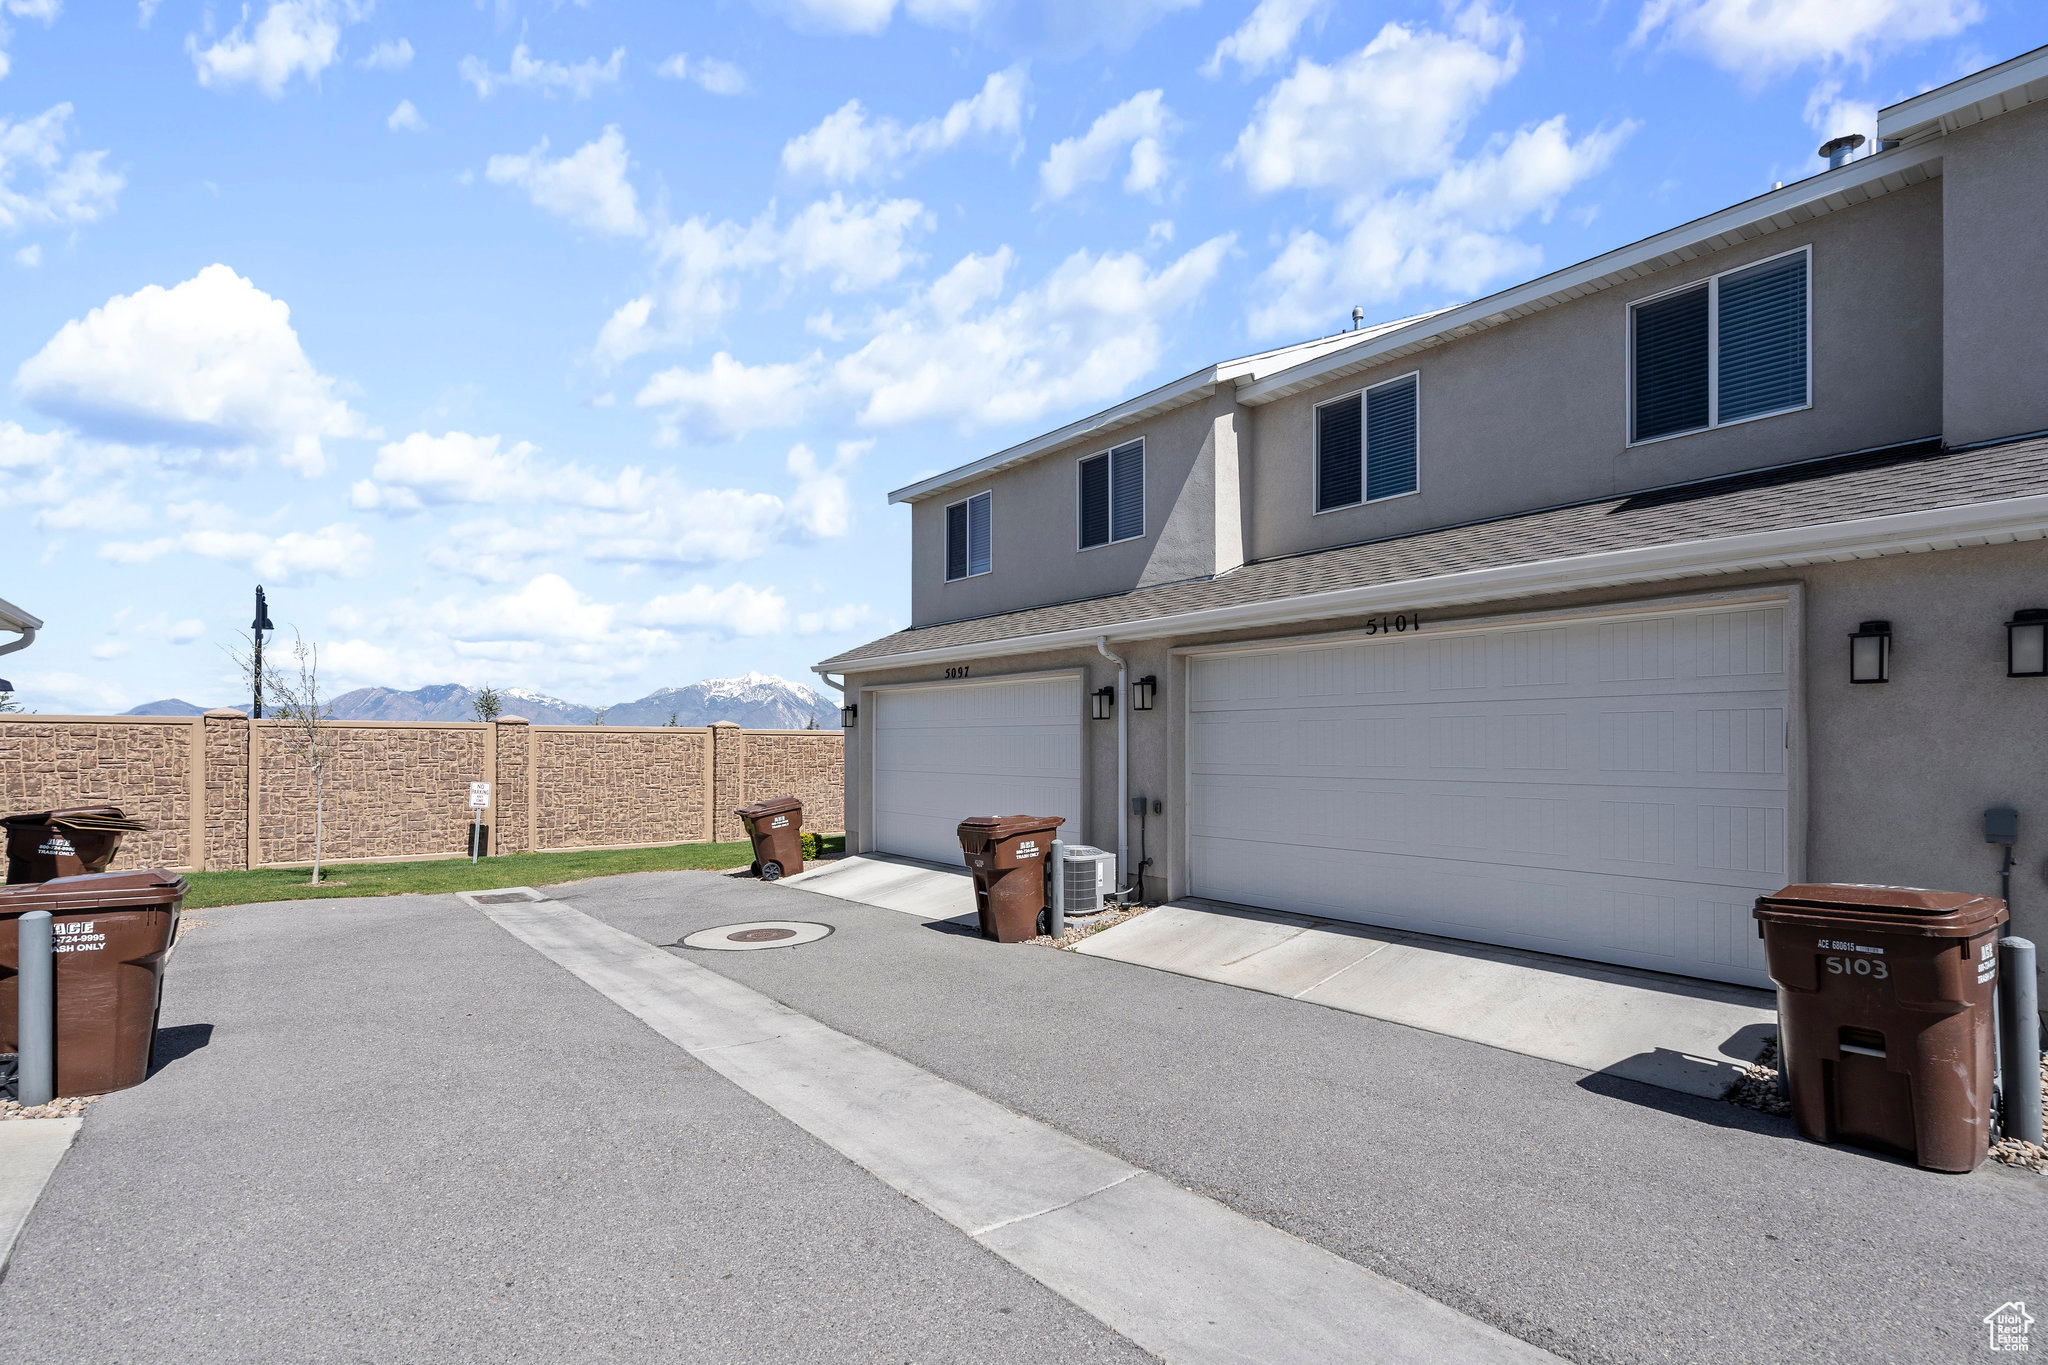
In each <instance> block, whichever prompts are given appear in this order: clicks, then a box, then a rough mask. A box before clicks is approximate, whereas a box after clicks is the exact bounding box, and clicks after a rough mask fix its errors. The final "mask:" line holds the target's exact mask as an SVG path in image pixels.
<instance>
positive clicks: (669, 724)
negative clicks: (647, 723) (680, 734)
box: [661, 711, 683, 730]
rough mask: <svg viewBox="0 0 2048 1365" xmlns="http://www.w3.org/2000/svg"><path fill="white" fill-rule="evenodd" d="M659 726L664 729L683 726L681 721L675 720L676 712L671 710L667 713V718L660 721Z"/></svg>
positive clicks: (677, 728)
mask: <svg viewBox="0 0 2048 1365" xmlns="http://www.w3.org/2000/svg"><path fill="white" fill-rule="evenodd" d="M661 728H662V729H664V730H680V729H682V728H683V723H682V722H681V721H679V720H677V719H676V713H675V712H673V711H671V712H669V713H668V719H667V720H665V721H663V722H662V723H661Z"/></svg>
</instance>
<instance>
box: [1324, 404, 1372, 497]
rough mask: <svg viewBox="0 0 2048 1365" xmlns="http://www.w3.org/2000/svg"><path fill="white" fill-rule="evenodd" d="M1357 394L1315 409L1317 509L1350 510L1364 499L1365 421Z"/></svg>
mask: <svg viewBox="0 0 2048 1365" xmlns="http://www.w3.org/2000/svg"><path fill="white" fill-rule="evenodd" d="M1363 415H1364V414H1363V410H1362V404H1361V403H1360V401H1359V398H1358V395H1356V394H1354V395H1352V396H1351V397H1349V398H1340V399H1338V400H1337V401H1336V402H1334V403H1325V404H1323V406H1321V407H1319V408H1317V409H1316V510H1317V511H1318V512H1327V511H1329V510H1330V509H1331V508H1333V507H1349V506H1350V505H1351V504H1352V503H1355V502H1360V501H1363V500H1364V497H1365V465H1364V462H1363V455H1364V444H1363V441H1362V440H1361V437H1362V436H1363V434H1364V432H1363V427H1364V422H1363V420H1362V418H1363Z"/></svg>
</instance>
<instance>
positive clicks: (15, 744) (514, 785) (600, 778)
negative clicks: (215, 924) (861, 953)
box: [0, 711, 845, 871]
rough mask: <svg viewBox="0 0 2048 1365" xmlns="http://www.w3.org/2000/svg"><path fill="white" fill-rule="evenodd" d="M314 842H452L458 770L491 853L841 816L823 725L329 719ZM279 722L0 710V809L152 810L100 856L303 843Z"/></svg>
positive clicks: (232, 853) (188, 854)
mask: <svg viewBox="0 0 2048 1365" xmlns="http://www.w3.org/2000/svg"><path fill="white" fill-rule="evenodd" d="M332 725H333V727H334V732H335V741H336V743H335V754H334V760H333V764H332V767H331V769H330V771H329V774H328V778H327V791H326V800H325V803H324V804H325V812H326V830H327V835H326V845H325V848H324V851H323V856H324V857H325V858H327V859H331V860H333V861H336V862H347V861H351V860H355V861H364V860H397V859H408V858H445V857H455V856H466V855H467V853H468V849H469V828H470V819H471V811H470V807H469V784H470V783H471V782H489V783H490V784H491V792H492V805H491V808H490V809H489V810H487V811H485V812H484V824H485V826H486V827H487V828H488V829H489V830H490V836H489V844H488V851H489V853H492V854H499V853H518V852H525V851H528V850H542V851H547V850H563V851H566V850H580V849H594V848H646V847H650V846H654V845H660V844H678V843H697V842H704V841H712V840H717V841H727V840H734V839H742V838H745V837H746V834H745V831H744V830H743V829H742V828H741V827H740V822H739V820H738V819H737V818H736V817H735V816H734V815H733V813H732V812H733V809H734V808H735V807H737V806H743V805H746V804H747V803H749V802H752V801H758V800H761V799H763V798H765V797H769V796H781V795H794V796H796V797H799V798H800V799H801V800H802V801H803V803H804V827H805V828H806V829H811V830H817V831H821V832H831V833H836V832H838V831H840V830H843V829H844V828H845V796H844V787H843V772H844V770H843V768H842V766H841V754H842V751H843V746H844V736H843V735H842V734H841V733H840V732H839V731H837V730H743V729H741V728H740V727H739V726H737V725H733V724H731V723H729V722H722V723H720V724H716V725H712V726H709V727H706V728H702V729H690V728H684V729H677V728H669V727H661V728H655V727H642V726H624V725H619V726H611V725H532V724H529V723H527V722H526V721H524V720H522V719H519V718H518V717H509V718H505V719H501V720H496V721H492V722H489V723H479V722H454V721H449V722H442V721H334V722H332ZM279 726H280V722H277V721H269V720H258V721H252V720H250V719H249V718H248V717H247V716H246V715H244V714H243V713H242V712H240V711H209V712H207V713H206V714H205V715H203V716H192V717H183V716H30V715H0V814H13V813H16V812H22V811H37V810H48V809H50V808H51V807H53V806H75V805H86V804H91V803H94V802H102V801H104V802H111V803H112V804H114V805H117V806H119V807H121V809H123V810H124V811H126V812H128V813H129V814H130V815H134V816H139V817H140V818H142V819H144V820H146V821H148V822H149V824H150V829H149V831H148V832H147V833H142V834H131V835H129V836H128V838H127V839H126V840H125V841H124V842H123V844H122V846H121V852H120V854H119V856H118V857H117V858H116V859H115V861H114V864H113V866H114V867H115V868H116V869H120V868H131V867H169V868H177V869H181V870H186V871H191V870H207V871H218V870H221V869H225V868H248V867H283V866H292V865H296V864H300V863H308V862H311V861H312V858H313V781H312V778H311V776H310V775H309V774H308V773H307V772H306V771H305V769H304V768H302V767H300V766H299V765H298V764H297V762H296V761H294V759H293V758H292V757H291V755H290V754H289V753H287V752H286V751H285V748H284V744H283V740H282V737H281V736H279V735H278V734H277V730H278V728H279Z"/></svg>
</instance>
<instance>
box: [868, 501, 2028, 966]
mask: <svg viewBox="0 0 2048 1365" xmlns="http://www.w3.org/2000/svg"><path fill="white" fill-rule="evenodd" d="M1786 583H1796V584H1799V585H1800V586H1801V589H1802V596H1803V603H1802V605H1803V611H1804V625H1805V630H1804V643H1805V649H1804V651H1803V657H1804V660H1805V675H1804V677H1803V679H1798V680H1795V682H1796V684H1797V685H1798V686H1800V688H1801V692H1802V695H1803V698H1804V701H1805V707H1806V716H1805V724H1806V739H1805V746H1806V750H1805V759H1806V764H1805V766H1806V773H1807V787H1806V792H1807V798H1806V807H1805V813H1806V817H1807V820H1806V831H1807V832H1806V841H1805V854H1806V873H1805V875H1806V876H1807V877H1808V878H1810V879H1813V880H1824V881H1857V882H1883V883H1895V884H1903V885H1915V886H1931V887H1938V888H1943V889H1948V890H1959V891H1976V892H1983V893H1987V894H1993V895H1995V894H1997V890H1998V875H1997V874H1998V862H1999V859H1998V851H1997V850H1996V849H1994V848H1992V847H1990V846H1988V845H1986V844H1985V843H1984V842H1983V826H1982V815H1983V811H1984V809H1985V808H1986V807H1987V806H1991V805H2012V806H2016V807H2017V808H2018V809H2019V811H2020V844H2019V847H2018V849H2017V850H2016V853H2017V863H2016V866H2015V870H2014V874H2013V895H2012V902H2013V920H2014V929H2013V932H2015V933H2019V934H2022V935H2025V936H2027V937H2030V938H2032V939H2034V940H2035V941H2036V942H2042V941H2048V679H2012V678H2007V677H2006V676H2005V652H2004V651H2005V629H2004V623H2005V621H2006V620H2007V618H2008V617H2010V616H2011V614H2012V613H2013V611H2014V610H2016V609H2018V608H2021V607H2027V606H2043V607H2048V542H2040V541H2030V542H2024V543H2020V544H2012V545H1998V546H1984V547H1977V548H1972V549H1959V550H1949V551H1944V552H1941V553H1932V554H1915V555H1896V556H1889V557H1885V558H1880V559H1873V560H1862V561H1855V562H1851V563H1846V564H1828V565H1820V566H1814V567H1809V568H1802V569H1795V570H1781V571H1772V572H1759V573H1753V574H1746V575H1729V576H1724V577H1716V578H1712V579H1700V580H1691V581H1686V582H1674V583H1670V584H1660V585H1657V586H1655V587H1654V588H1652V587H1637V588H1628V589H1615V590H1605V591H1601V592H1597V593H1583V594H1572V595H1560V596H1552V597H1548V598H1526V599H1520V600H1516V601H1511V602H1494V603H1489V604H1486V605H1484V606H1475V607H1469V608H1462V609H1457V610H1452V611H1444V612H1442V613H1439V615H1438V618H1437V619H1440V620H1444V621H1449V620H1453V619H1457V618H1459V617H1465V616H1495V615H1500V614H1502V613H1506V612H1512V611H1519V610H1531V611H1534V610H1548V609H1552V608H1557V607H1571V606H1583V605H1588V604H1592V603H1598V602H1635V601H1644V602H1654V601H1655V600H1657V599H1659V598H1663V597H1667V596H1680V595H1684V594H1687V593H1699V592H1714V591H1722V590H1726V589H1729V588H1739V587H1744V586H1754V585H1758V584H1786ZM1873 617H1882V618H1885V619H1888V620H1890V621H1891V622H1892V629H1893V631H1894V634H1895V649H1894V655H1893V674H1892V677H1893V681H1891V682H1889V683H1886V684H1884V685H1882V686H1855V685H1852V684H1851V683H1850V682H1849V681H1848V635H1849V632H1850V631H1852V630H1854V629H1855V628H1856V625H1857V623H1858V622H1859V621H1862V620H1865V619H1869V618H1873ZM1359 624H1361V622H1360V621H1358V620H1350V619H1333V620H1330V621H1325V622H1317V623H1314V624H1313V625H1302V624H1293V625H1287V626H1275V627H1271V628H1268V629H1263V630H1258V631H1239V632H1230V633H1224V634H1214V635H1208V636H1202V637H1199V638H1187V639H1180V640H1151V641H1126V642H1121V643H1117V644H1115V645H1114V646H1113V647H1114V648H1116V649H1117V650H1118V651H1119V652H1121V653H1122V654H1123V655H1124V656H1125V657H1126V659H1127V660H1128V661H1129V663H1130V665H1131V674H1132V676H1133V677H1137V676H1141V675H1143V674H1146V673H1154V674H1157V675H1158V677H1159V679H1160V693H1159V704H1158V706H1157V707H1156V708H1155V709H1154V710H1153V711H1151V712H1149V713H1134V714H1132V715H1131V717H1130V744H1131V761H1130V790H1131V793H1132V794H1133V795H1144V796H1152V797H1157V798H1158V799H1160V800H1162V801H1163V802H1164V803H1165V806H1166V812H1165V815H1164V817H1163V818H1160V819H1154V820H1152V821H1151V822H1150V828H1149V830H1148V836H1149V837H1148V840H1147V842H1148V844H1149V849H1148V851H1149V852H1150V853H1151V856H1152V857H1153V859H1154V864H1153V875H1152V876H1149V877H1148V878H1147V881H1146V891H1147V894H1148V895H1149V896H1150V897H1152V898H1155V899H1159V898H1165V897H1168V896H1173V895H1181V894H1185V893H1186V891H1187V890H1188V885H1187V880H1186V871H1185V869H1186V866H1187V860H1186V850H1185V848H1184V847H1183V846H1182V838H1181V834H1180V831H1181V829H1182V822H1181V819H1180V812H1181V808H1182V803H1183V801H1184V798H1185V786H1184V783H1185V777H1184V774H1183V773H1182V771H1181V757H1180V756H1181V754H1182V753H1183V752H1184V749H1183V744H1184V730H1183V725H1184V722H1183V706H1182V701H1181V698H1182V695H1183V692H1182V688H1181V673H1182V660H1180V659H1177V658H1175V657H1173V656H1172V654H1171V650H1172V648H1173V647H1175V646H1177V645H1190V644H1214V643H1228V642H1232V641H1241V640H1250V639H1260V638H1276V637H1289V638H1292V637H1298V636H1301V635H1304V634H1309V633H1313V632H1316V631H1321V630H1329V631H1332V632H1336V631H1342V630H1345V629H1352V628H1356V627H1357V626H1358V625H1359ZM1075 665H1080V666H1082V667H1085V668H1087V669H1088V671H1089V681H1088V686H1089V687H1090V688H1094V687H1100V686H1102V685H1104V684H1105V683H1107V682H1110V681H1112V680H1113V679H1114V676H1115V671H1114V669H1113V668H1111V667H1110V666H1109V664H1108V663H1107V661H1105V660H1103V659H1102V658H1101V656H1099V655H1097V654H1095V653H1094V652H1093V651H1086V650H1077V651H1060V652H1052V653H1039V654H1029V655H1020V656H1007V657H1000V656H999V657H992V658H990V659H989V660H988V661H987V663H986V664H985V665H984V664H982V663H980V662H977V663H976V665H975V678H976V680H977V681H980V680H984V679H985V678H993V677H996V676H999V675H1003V674H1008V673H1013V672H1018V673H1021V672H1031V671H1037V670H1043V669H1050V668H1061V667H1071V666H1075ZM943 671H944V670H943V668H942V667H927V668H921V669H909V670H897V671H894V672H889V673H876V674H864V675H859V676H858V677H857V678H854V679H849V682H850V683H853V682H859V683H868V684H872V683H874V682H878V681H892V682H893V681H927V680H930V679H934V678H938V677H940V676H942V674H943ZM1083 732H1084V752H1085V753H1086V755H1087V758H1086V763H1087V773H1086V781H1087V783H1088V784H1089V802H1088V805H1089V812H1090V814H1089V818H1088V822H1087V824H1088V828H1087V838H1088V839H1089V840H1090V841H1091V842H1093V843H1096V844H1098V845H1100V846H1102V847H1104V848H1115V847H1116V838H1117V817H1116V726H1115V724H1114V723H1113V722H1109V721H1104V722H1092V721H1084V723H1083ZM868 742H869V736H867V735H865V734H863V735H861V736H860V738H859V742H858V743H856V744H855V745H853V746H850V747H849V749H848V768H849V770H848V773H847V790H848V794H849V802H848V817H847V818H848V825H849V828H853V827H854V825H855V822H856V821H857V820H859V819H861V818H864V817H862V816H858V815H856V814H855V812H856V811H857V810H859V809H860V806H859V803H858V802H857V801H856V800H854V799H853V793H854V792H856V791H857V790H859V789H860V788H861V783H862V777H861V773H860V771H858V769H859V768H861V767H862V766H864V764H865V762H866V757H865V755H866V753H867V749H866V745H867V743H868ZM1138 844H1139V831H1138V829H1137V827H1136V826H1135V824H1134V825H1133V827H1132V830H1131V856H1132V859H1133V860H1134V861H1135V859H1136V858H1137V856H1138Z"/></svg>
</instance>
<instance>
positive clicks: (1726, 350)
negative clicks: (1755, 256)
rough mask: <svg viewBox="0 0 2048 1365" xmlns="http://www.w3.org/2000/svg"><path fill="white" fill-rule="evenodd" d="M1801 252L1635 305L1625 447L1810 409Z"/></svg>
mask: <svg viewBox="0 0 2048 1365" xmlns="http://www.w3.org/2000/svg"><path fill="white" fill-rule="evenodd" d="M1810 259H1811V249H1810V248H1807V247H1801V248H1800V249H1799V250H1797V251H1793V252H1789V253H1787V254H1786V255H1783V256H1774V257H1772V258H1771V259H1770V260H1767V261H1759V262H1757V263H1756V264H1755V265H1751V266H1744V267H1743V268H1742V269H1740V270H1731V271H1728V272H1726V273H1725V274H1720V275H1715V276H1714V277H1712V278H1711V279H1708V280H1704V281H1702V282H1701V283H1699V284H1694V285H1688V286H1686V287H1685V288H1684V289H1680V290H1676V291H1674V292H1672V293H1669V294H1664V295H1661V296H1659V297H1657V298H1654V299H1649V300H1646V301H1644V302H1642V303H1638V304H1635V305H1633V306H1632V307H1631V308H1630V309H1629V318H1630V336H1629V349H1630V373H1629V389H1630V396H1631V401H1630V418H1629V441H1630V443H1631V444H1633V443H1635V442H1638V441H1655V440H1658V439H1660V438H1662V437H1665V436H1677V435H1681V434H1682V433H1685V432H1688V431H1704V430H1706V429H1707V428H1709V427H1719V426H1727V425H1729V424H1730V423H1733V422H1746V421H1749V420H1750V419H1751V418H1753V417H1767V416H1769V415H1770V414H1772V413H1774V412H1791V411H1793V410H1794V409H1797V408H1803V407H1805V406H1807V404H1808V402H1809V401H1810V400H1809V397H1808V393H1807V370H1808V363H1807V362H1808V349H1809V347H1808V319H1807V274H1808V265H1809V262H1810Z"/></svg>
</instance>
